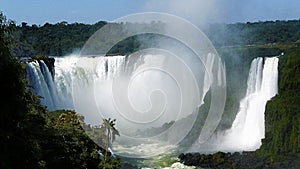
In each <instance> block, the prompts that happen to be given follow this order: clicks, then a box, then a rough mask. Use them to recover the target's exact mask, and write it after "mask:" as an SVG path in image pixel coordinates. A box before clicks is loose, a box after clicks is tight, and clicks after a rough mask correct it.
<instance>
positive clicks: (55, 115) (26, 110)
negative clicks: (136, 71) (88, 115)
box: [0, 13, 300, 169]
mask: <svg viewBox="0 0 300 169" xmlns="http://www.w3.org/2000/svg"><path fill="white" fill-rule="evenodd" d="M106 24H111V23H107V22H104V21H100V22H98V23H96V24H93V25H87V24H81V23H72V24H68V23H66V22H60V23H57V24H49V23H46V24H44V25H42V26H37V25H28V24H26V23H22V24H21V25H16V24H15V23H14V22H12V21H8V20H6V18H5V16H4V15H3V14H2V13H1V14H0V80H1V83H0V85H1V89H2V96H3V97H2V98H4V99H3V101H1V103H0V107H1V113H0V130H1V132H0V147H1V151H0V158H1V161H0V168H5V169H6V168H7V169H9V168H31V169H32V168H104V167H105V168H120V159H118V158H110V155H109V152H108V151H107V150H106V149H103V148H101V147H99V146H98V145H97V144H95V143H94V142H93V141H92V140H91V139H90V138H89V137H88V136H87V134H86V133H85V132H84V130H83V128H82V125H83V126H85V127H86V128H87V129H88V131H89V132H92V133H93V132H95V133H94V134H95V137H97V135H99V133H100V135H102V136H103V138H105V139H101V138H100V139H99V141H101V142H106V144H108V143H107V142H108V141H107V139H106V137H108V136H107V135H109V134H106V130H104V129H100V128H91V127H89V126H87V125H85V124H84V117H82V116H80V115H79V114H77V113H76V112H74V111H68V110H62V111H56V112H51V113H50V112H48V111H47V110H46V108H45V107H44V106H42V105H40V102H39V97H38V96H36V95H34V94H33V93H31V92H30V90H28V88H29V87H28V81H27V78H26V70H25V65H24V64H23V63H21V62H19V60H18V58H17V57H23V56H39V55H45V56H48V55H59V56H61V55H66V54H69V53H72V52H74V51H76V50H80V48H81V47H82V46H83V45H84V43H85V41H86V40H87V39H88V38H89V37H90V36H91V35H92V34H93V33H94V32H95V31H96V30H98V29H99V28H101V27H102V26H104V25H106ZM203 30H204V32H205V33H206V34H207V35H208V37H209V39H210V40H211V41H212V42H213V44H214V45H215V46H216V47H217V48H218V49H217V50H218V52H219V53H220V55H221V57H222V59H223V60H224V62H225V63H226V66H227V70H226V71H227V73H228V72H230V73H228V74H227V80H228V88H227V89H228V93H227V98H228V99H227V103H226V107H225V111H226V112H228V113H227V116H226V117H224V118H223V120H222V122H221V124H220V126H219V127H220V128H228V127H230V124H231V122H232V120H233V118H234V114H230V113H232V112H236V111H237V109H238V101H239V100H240V99H241V97H243V95H244V94H243V90H244V89H243V88H241V87H240V86H241V85H240V84H246V80H247V79H246V78H247V74H248V72H247V71H246V70H248V69H249V65H250V62H251V60H252V59H253V58H254V57H258V56H275V55H279V54H280V53H281V52H284V53H285V55H284V56H281V57H280V62H279V79H280V80H279V85H280V86H279V95H278V96H276V97H275V98H273V99H272V100H271V101H269V102H268V104H267V107H266V138H265V139H264V140H263V145H262V147H261V149H260V150H259V151H258V152H256V153H254V155H253V154H251V159H252V161H251V160H250V163H251V162H254V163H257V161H256V160H253V158H255V159H257V158H259V159H263V162H265V161H267V162H268V163H279V164H282V163H288V162H290V161H295V160H299V159H300V125H299V124H300V113H299V112H300V77H299V76H300V48H299V47H298V46H299V44H300V20H294V21H274V22H273V21H268V22H257V23H238V24H213V25H210V26H209V27H207V28H204V29H203ZM144 38H148V39H155V36H153V35H147V36H146V37H144ZM139 40H140V38H135V37H132V38H128V39H126V40H125V41H122V42H121V43H120V44H117V45H116V47H115V48H114V49H112V51H111V53H118V54H126V53H128V52H132V51H135V50H137V49H140V48H144V47H145V46H143V45H142V44H141V43H140V41H139ZM237 57H238V59H237ZM233 69H234V70H233ZM236 77H243V78H241V79H239V80H237V79H238V78H236ZM78 117H80V118H78ZM106 122H107V124H111V126H112V127H113V124H114V121H111V120H110V119H108V121H106ZM96 133H98V134H96ZM116 134H117V133H116ZM96 139H97V138H96ZM109 140H110V139H109ZM99 152H101V153H102V154H108V155H105V156H104V157H101V156H100V154H99ZM198 157H199V158H201V159H202V160H203V161H204V162H205V163H207V162H209V163H216V164H218V165H213V167H212V168H214V167H216V168H218V167H220V166H222V164H224V165H225V162H224V161H225V160H235V158H240V156H238V155H236V157H234V158H231V156H230V155H224V154H222V153H218V154H215V155H211V156H200V155H199V156H198V155H197V158H195V156H189V158H191V159H193V158H195V159H196V160H198V161H199V159H198ZM246 157H247V155H246ZM246 159H247V158H246ZM185 162H186V161H185ZM260 162H261V161H260ZM190 164H193V163H190ZM219 164H220V165H219ZM236 165H237V163H230V164H228V163H226V166H228V167H231V168H235V167H237V166H236ZM247 165H248V163H247ZM262 165H263V164H262ZM270 165H271V164H270ZM209 166H211V165H209ZM234 166H235V167H234ZM279 166H280V165H279Z"/></svg>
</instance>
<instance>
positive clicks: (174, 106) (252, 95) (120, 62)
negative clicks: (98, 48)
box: [27, 56, 278, 156]
mask: <svg viewBox="0 0 300 169" xmlns="http://www.w3.org/2000/svg"><path fill="white" fill-rule="evenodd" d="M141 58H142V57H141ZM141 58H139V59H136V58H131V59H128V58H126V57H125V56H114V57H95V58H92V57H80V58H78V57H77V56H69V57H63V58H60V57H56V58H55V67H54V70H55V76H54V79H53V80H52V78H53V77H52V76H51V74H50V72H49V70H48V68H47V67H46V65H45V63H44V62H43V61H40V63H38V62H37V61H33V62H29V63H27V71H28V78H29V80H30V84H31V85H32V86H33V87H34V88H33V91H34V92H36V93H37V94H39V95H41V96H42V97H43V99H41V102H42V104H44V105H46V106H47V107H48V109H49V110H57V109H75V110H76V111H77V112H79V113H81V114H83V115H84V116H85V117H86V121H87V122H88V123H91V124H99V123H101V121H102V118H108V117H112V118H117V119H118V122H117V128H118V129H119V130H120V131H121V135H122V136H123V138H124V136H125V139H119V138H118V140H117V142H118V143H117V144H116V145H115V147H114V148H115V150H116V151H118V153H120V154H122V153H123V154H124V153H125V154H126V153H127V154H128V155H129V154H130V153H133V154H134V155H138V156H143V155H142V154H145V155H146V156H147V155H149V154H150V155H152V154H153V155H155V154H161V153H163V152H164V151H169V150H170V151H173V149H176V140H179V139H181V138H179V137H177V136H178V135H179V136H180V134H181V132H182V133H186V132H188V131H189V129H190V128H188V127H187V128H186V131H184V127H182V125H179V127H180V130H178V129H176V128H175V129H173V130H171V132H169V133H168V135H162V136H161V137H157V138H154V139H153V140H150V142H149V144H146V143H147V141H149V139H141V141H140V142H139V141H137V142H134V141H136V140H134V141H132V139H131V137H133V136H134V133H135V131H136V129H141V130H142V129H147V128H149V127H152V126H161V125H162V124H164V123H165V122H170V121H172V120H176V119H180V118H183V117H187V116H188V115H190V114H191V113H193V111H194V108H195V107H197V106H199V105H201V104H202V103H203V98H204V96H205V94H206V93H207V91H208V90H209V88H210V84H211V83H212V80H211V79H209V78H208V76H207V74H206V73H203V70H198V69H197V68H196V67H195V68H193V67H191V69H194V70H198V72H201V71H202V72H201V73H202V74H201V73H199V74H200V75H202V76H199V77H200V79H197V81H200V82H201V83H202V84H200V85H199V84H198V86H195V85H194V82H193V81H192V80H191V79H192V78H191V77H189V72H188V71H186V72H185V71H183V69H181V66H182V65H181V64H180V63H177V62H171V61H170V60H168V58H163V57H162V56H156V57H155V56H152V57H151V58H152V59H148V60H147V58H146V59H145V58H143V59H141ZM213 62H214V57H213V56H211V57H208V59H207V60H206V66H207V67H208V69H207V71H209V72H211V71H218V76H221V75H219V74H220V73H219V72H220V70H213V69H212V67H213V66H212V65H213ZM263 63H264V64H263ZM168 64H169V65H172V66H169V67H172V69H169V70H168V71H171V72H173V73H174V76H173V77H172V78H175V79H176V80H177V81H176V83H174V80H173V79H172V78H170V77H169V76H166V75H165V74H164V73H163V74H161V72H157V71H151V72H147V71H144V72H143V73H140V74H137V75H136V76H134V78H133V81H134V83H132V84H131V85H130V86H129V87H128V88H125V89H126V90H127V92H128V93H130V94H129V95H125V94H124V91H123V90H124V87H123V86H124V85H123V83H124V81H117V82H118V83H117V84H114V83H113V81H112V80H111V79H114V78H115V77H116V76H120V75H121V76H123V75H124V74H125V76H126V75H128V74H130V73H133V72H134V71H136V70H137V69H138V68H140V69H142V68H143V69H145V68H148V67H149V66H150V67H151V66H154V65H160V66H161V67H168ZM277 66H278V58H276V57H274V58H266V59H265V61H264V62H263V58H257V59H255V60H253V62H252V64H251V67H250V71H249V76H248V81H247V91H246V96H245V97H244V98H243V99H242V100H241V102H240V110H239V112H238V113H237V116H236V119H235V120H234V122H233V124H232V127H231V128H230V129H229V130H226V131H223V132H219V133H217V134H216V135H214V136H213V137H212V139H210V140H209V141H208V142H206V143H204V144H200V143H198V142H196V143H195V144H194V145H193V146H192V147H191V149H190V151H191V152H195V151H229V152H235V151H253V150H256V149H258V148H259V147H260V145H261V139H263V138H264V128H265V126H264V111H265V105H266V102H267V101H268V100H270V99H271V98H272V97H273V96H275V95H276V94H277V81H278V72H277ZM173 67H174V68H173ZM176 75H178V76H176ZM179 76H180V77H179ZM199 77H196V78H199ZM201 78H202V79H201ZM218 78H219V77H218ZM131 80H132V79H131ZM220 81H221V80H220ZM183 82H184V83H183ZM114 85H116V86H115V87H117V88H115V89H116V91H117V94H119V95H118V97H117V98H119V100H121V101H122V100H126V99H125V96H126V97H128V98H127V99H129V101H131V102H130V105H133V109H129V108H127V107H125V109H123V110H129V113H128V114H125V115H126V116H127V118H128V117H129V118H131V119H135V120H138V121H143V120H148V119H151V118H152V119H155V118H156V117H159V118H160V120H158V121H156V122H155V123H152V124H151V125H148V126H147V125H145V124H135V123H133V124H132V123H129V122H128V120H126V119H124V118H123V115H122V114H119V113H116V112H118V111H117V110H116V108H115V104H116V103H115V102H117V101H118V100H114V99H113V98H114V93H113V92H112V88H113V87H114ZM178 85H179V86H180V88H178ZM199 86H200V87H199ZM197 87H199V88H202V90H200V91H199V95H198V97H197V99H195V98H193V97H192V98H191V97H188V96H190V95H193V94H194V92H195V91H197V90H198V88H197ZM157 88H158V89H160V90H158V91H164V93H162V95H161V94H159V93H158V94H157V93H155V89H157ZM182 93H184V95H181V94H182ZM91 96H92V97H91ZM149 96H150V97H149ZM75 98H76V99H75ZM180 98H181V99H183V101H186V103H185V104H183V106H182V107H181V108H182V109H183V110H184V111H183V112H184V113H182V114H179V115H178V114H174V112H177V110H178V109H179V108H180V104H178V103H179V102H180V101H181V100H180ZM114 101H115V102H114ZM165 101H167V102H165ZM161 103H165V104H164V105H163V104H161ZM152 104H153V105H157V106H153V105H152ZM121 105H122V103H121ZM151 106H152V107H151ZM163 106H164V107H163ZM153 108H156V109H153ZM159 108H163V109H162V110H164V113H163V115H162V116H160V114H159V112H161V110H160V109H159ZM136 110H139V111H140V112H141V114H130V113H132V112H133V111H136ZM130 111H132V112H130ZM147 112H150V113H147ZM149 114H150V116H149V117H148V115H149ZM139 116H140V117H139ZM122 118H123V119H122ZM145 122H147V121H145ZM186 123H187V124H185V125H184V126H188V125H190V124H192V123H193V121H187V122H186ZM175 126H176V125H175ZM163 137H168V138H167V141H168V142H169V143H168V144H166V142H164V141H165V138H164V139H162V138H163ZM174 140H175V141H174ZM153 141H156V142H157V144H153ZM128 143H130V144H128ZM142 143H144V144H142ZM154 143H155V142H154ZM158 143H159V144H158ZM134 155H133V156H134Z"/></svg>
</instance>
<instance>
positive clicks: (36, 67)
mask: <svg viewBox="0 0 300 169" xmlns="http://www.w3.org/2000/svg"><path fill="white" fill-rule="evenodd" d="M124 60H125V56H115V57H99V58H88V57H84V58H81V60H80V61H83V62H88V64H86V65H85V66H77V64H78V63H77V62H78V57H77V56H69V57H63V58H60V57H56V58H55V63H54V72H55V74H54V77H52V75H51V73H50V70H49V68H48V67H47V66H46V64H45V63H44V61H43V60H38V61H37V60H34V61H29V62H27V63H26V69H27V74H28V79H29V82H30V86H31V90H32V91H33V92H34V93H36V94H37V95H39V96H41V97H42V98H41V103H42V104H43V105H45V106H47V109H48V110H50V111H53V110H59V109H74V103H73V98H74V96H73V90H74V89H73V87H74V86H77V87H79V88H82V89H84V86H86V85H88V84H89V83H91V82H92V80H95V79H99V78H102V79H105V78H108V77H111V76H114V75H115V74H116V73H117V72H116V70H118V67H120V66H121V65H122V64H123V62H124Z"/></svg>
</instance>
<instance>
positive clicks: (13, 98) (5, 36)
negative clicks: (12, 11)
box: [0, 13, 120, 169]
mask: <svg viewBox="0 0 300 169" xmlns="http://www.w3.org/2000/svg"><path fill="white" fill-rule="evenodd" d="M13 27H14V26H13V22H10V21H7V20H6V18H5V16H4V15H3V14H2V13H0V88H1V90H2V93H1V96H2V98H3V99H2V101H1V102H0V107H1V111H0V147H1V151H0V158H1V160H0V168H3V169H17V168H23V169H27V168H28V169H41V168H48V169H52V168H53V169H54V168H66V169H67V168H72V169H76V168H78V169H83V168H103V167H102V164H103V161H104V160H102V159H101V158H100V155H99V151H103V149H101V148H100V147H99V146H98V145H97V144H95V143H94V142H93V141H92V140H91V139H90V138H89V137H88V136H87V134H86V133H85V132H84V130H83V129H82V127H81V125H82V123H83V121H84V118H83V116H80V115H78V114H76V113H75V112H73V111H57V112H53V113H49V112H48V111H47V110H46V108H45V107H44V106H42V105H41V104H40V102H39V98H38V97H37V96H36V95H34V94H33V93H32V92H30V90H29V87H28V81H27V78H26V70H25V65H24V64H23V63H21V62H19V60H18V59H17V58H15V57H13V56H12V55H11V51H10V50H9V47H10V44H9V42H10V41H11V40H10V39H9V38H10V37H11V36H10V32H11V28H13ZM23 27H26V24H23ZM42 59H46V58H42ZM49 59H50V58H49ZM49 59H48V60H49ZM49 62H51V61H50V60H49ZM105 160H106V162H105V165H107V166H109V167H110V168H120V160H119V159H118V158H116V159H110V158H106V159H105ZM107 168H108V167H107Z"/></svg>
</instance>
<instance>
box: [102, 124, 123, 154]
mask: <svg viewBox="0 0 300 169" xmlns="http://www.w3.org/2000/svg"><path fill="white" fill-rule="evenodd" d="M115 122H116V119H113V120H112V119H111V118H108V119H103V127H104V128H105V130H106V136H107V145H106V153H105V156H107V152H108V151H109V148H111V146H112V143H113V142H114V141H115V139H116V136H120V133H119V131H118V130H117V129H116V128H115V125H116V124H115ZM105 158H106V157H105Z"/></svg>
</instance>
